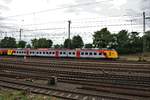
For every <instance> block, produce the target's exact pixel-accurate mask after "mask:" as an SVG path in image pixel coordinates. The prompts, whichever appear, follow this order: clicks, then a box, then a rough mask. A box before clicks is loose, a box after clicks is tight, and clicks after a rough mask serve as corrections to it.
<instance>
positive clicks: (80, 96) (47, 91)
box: [0, 77, 150, 100]
mask: <svg viewBox="0 0 150 100" xmlns="http://www.w3.org/2000/svg"><path fill="white" fill-rule="evenodd" d="M0 86H3V87H6V88H12V89H18V90H28V89H29V91H31V92H33V93H39V94H44V95H50V96H55V97H58V98H63V99H69V100H93V99H94V100H101V99H104V100H133V99H134V98H138V99H139V100H142V99H144V100H148V98H150V95H149V94H150V92H146V91H135V90H126V89H116V88H113V87H104V86H103V87H102V86H101V87H98V88H96V91H98V92H97V93H96V94H95V92H92V91H91V90H93V88H94V87H91V86H90V87H89V86H88V87H87V86H82V87H79V88H78V89H86V90H90V93H89V92H84V91H81V90H80V91H77V90H68V89H61V88H54V87H48V86H45V85H41V84H34V83H26V82H23V81H18V80H15V79H10V78H3V77H1V78H0ZM94 90H95V89H94ZM121 91H124V92H121ZM130 92H131V93H130ZM109 93H111V95H110V94H109ZM116 94H117V95H116ZM69 95H70V96H69ZM71 95H72V96H71ZM119 95H120V96H119ZM138 99H137V100H138Z"/></svg>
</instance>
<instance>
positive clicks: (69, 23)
mask: <svg viewBox="0 0 150 100" xmlns="http://www.w3.org/2000/svg"><path fill="white" fill-rule="evenodd" d="M70 25H71V20H69V21H68V40H69V42H68V49H69V48H70V45H71V43H70Z"/></svg>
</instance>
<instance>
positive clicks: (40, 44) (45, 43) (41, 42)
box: [31, 38, 53, 48]
mask: <svg viewBox="0 0 150 100" xmlns="http://www.w3.org/2000/svg"><path fill="white" fill-rule="evenodd" d="M31 43H32V46H33V48H51V46H52V44H53V41H52V40H47V39H46V38H40V39H32V40H31Z"/></svg>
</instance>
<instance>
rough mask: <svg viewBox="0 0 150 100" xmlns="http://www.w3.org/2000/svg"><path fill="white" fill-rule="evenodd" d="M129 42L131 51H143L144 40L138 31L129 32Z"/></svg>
mask: <svg viewBox="0 0 150 100" xmlns="http://www.w3.org/2000/svg"><path fill="white" fill-rule="evenodd" d="M129 42H130V43H129V47H128V48H129V49H130V53H139V52H142V48H143V42H142V38H141V37H140V36H139V33H138V32H131V33H129Z"/></svg>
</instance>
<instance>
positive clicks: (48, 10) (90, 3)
mask: <svg viewBox="0 0 150 100" xmlns="http://www.w3.org/2000/svg"><path fill="white" fill-rule="evenodd" d="M105 1H107V0H103V1H99V2H88V3H83V4H78V5H70V6H66V7H58V8H53V9H46V10H41V11H37V12H30V13H25V14H19V15H13V16H8V17H5V18H9V17H18V16H26V15H33V14H39V13H45V12H50V11H55V10H62V9H66V8H74V7H80V6H87V5H94V4H96V5H97V4H99V3H102V2H105ZM109 1H110V0H109ZM111 1H112V0H111Z"/></svg>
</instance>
